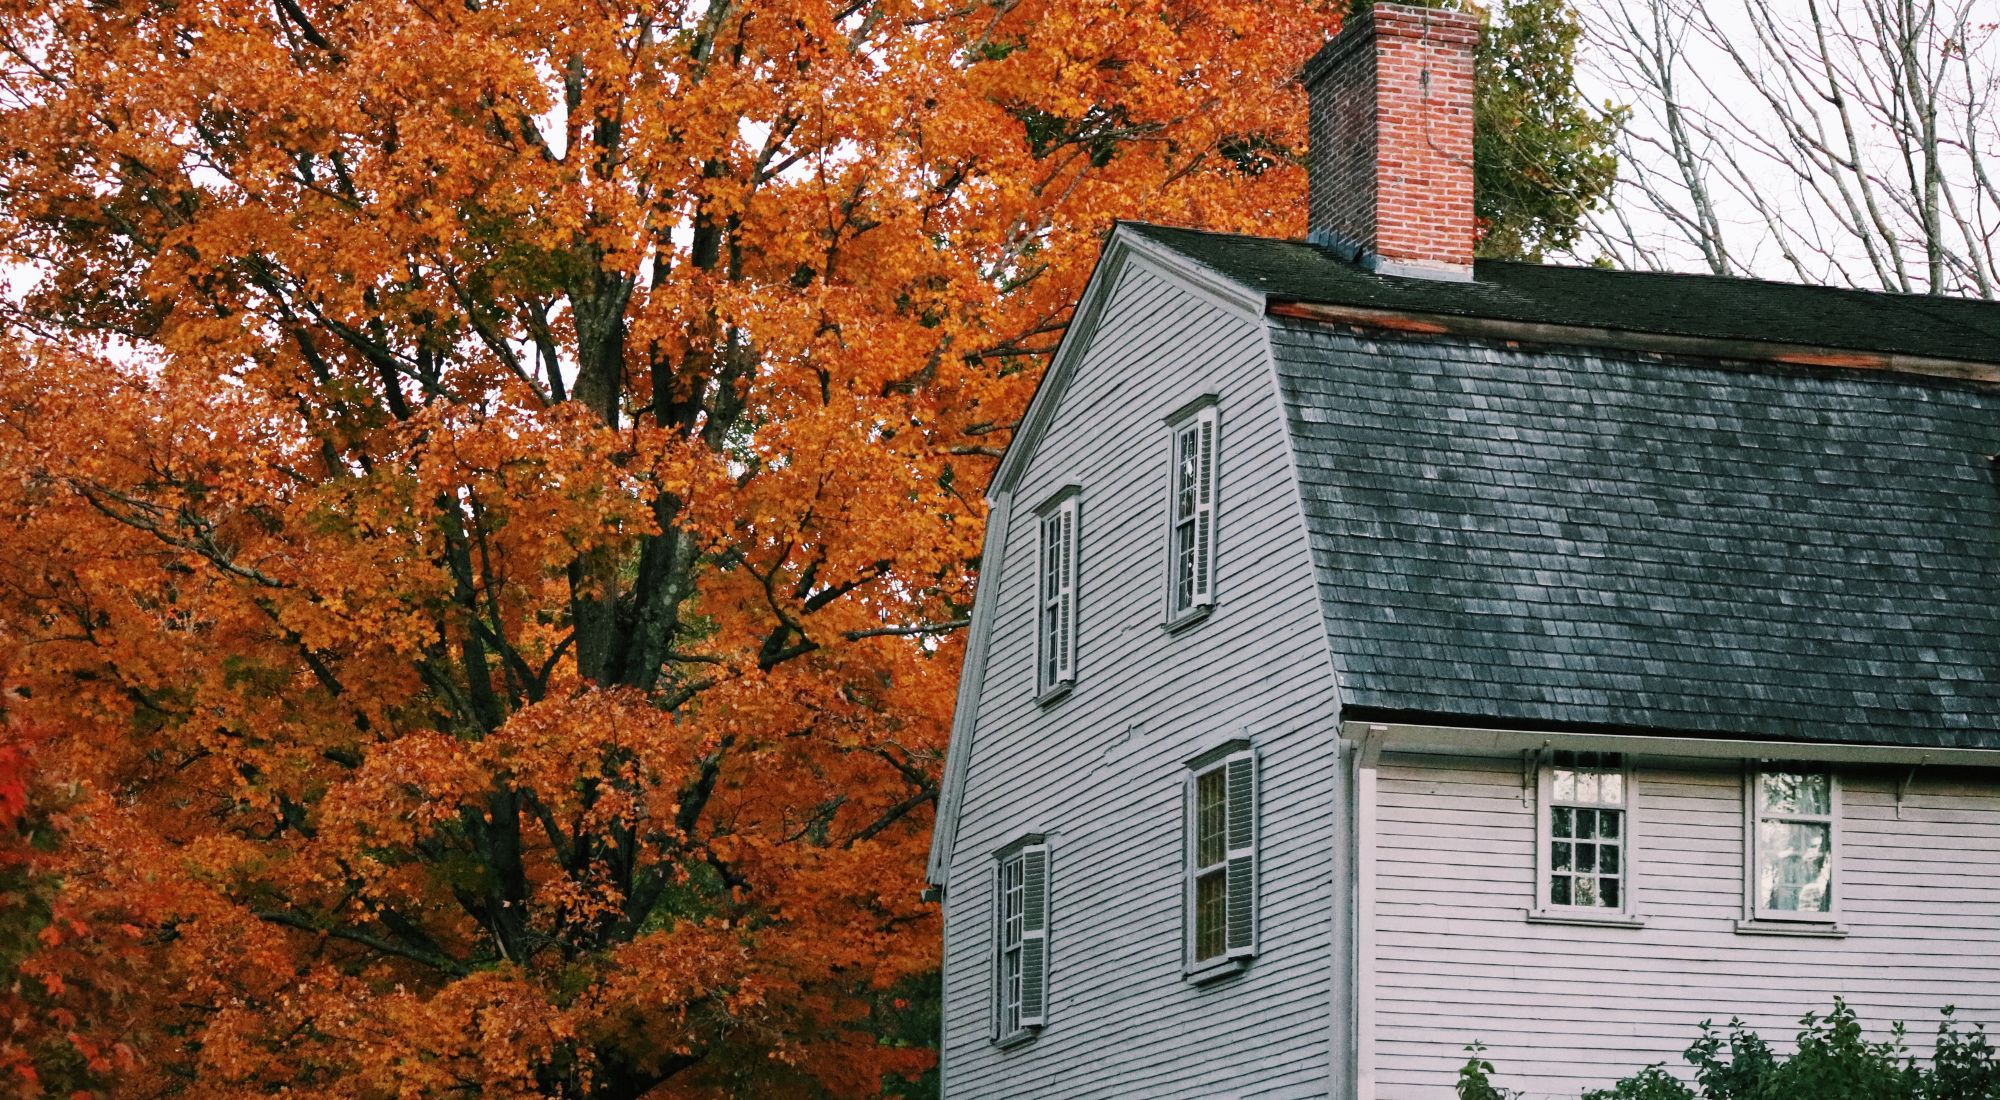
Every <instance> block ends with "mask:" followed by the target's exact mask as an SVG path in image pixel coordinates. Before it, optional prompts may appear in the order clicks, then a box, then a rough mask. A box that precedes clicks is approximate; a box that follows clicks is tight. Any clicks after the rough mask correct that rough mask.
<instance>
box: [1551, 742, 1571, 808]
mask: <svg viewBox="0 0 2000 1100" xmlns="http://www.w3.org/2000/svg"><path fill="white" fill-rule="evenodd" d="M1557 755H1558V756H1564V755H1568V754H1566V753H1558V754H1557ZM1550 790H1551V792H1552V793H1554V795H1555V796H1556V798H1557V799H1558V800H1559V801H1562V802H1574V801H1576V771H1575V770H1574V769H1572V768H1565V767H1563V766H1562V765H1560V764H1558V765H1556V769H1555V779H1554V781H1553V782H1552V783H1551V784H1550Z"/></svg>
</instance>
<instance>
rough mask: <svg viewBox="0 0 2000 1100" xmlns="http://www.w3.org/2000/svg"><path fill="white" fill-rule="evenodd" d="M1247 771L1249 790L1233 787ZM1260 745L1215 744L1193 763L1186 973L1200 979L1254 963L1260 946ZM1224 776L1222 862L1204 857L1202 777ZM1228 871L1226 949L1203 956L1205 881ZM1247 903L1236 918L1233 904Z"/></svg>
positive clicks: (1186, 798)
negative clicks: (1233, 777)
mask: <svg viewBox="0 0 2000 1100" xmlns="http://www.w3.org/2000/svg"><path fill="white" fill-rule="evenodd" d="M1231 768H1237V769H1247V771H1239V773H1238V774H1239V776H1247V785H1248V792H1247V795H1245V794H1243V793H1242V792H1241V791H1240V790H1232V784H1231V781H1230V769H1231ZM1259 771H1260V761H1259V759H1258V753H1257V750H1256V748H1255V747H1253V746H1252V745H1251V744H1250V742H1249V741H1248V740H1247V739H1244V738H1237V739H1233V740H1230V741H1226V742H1224V743H1222V744H1220V745H1218V746H1216V747H1214V748H1212V749H1209V750H1207V751H1205V752H1203V753H1201V754H1199V755H1197V756H1195V757H1194V758H1192V759H1190V760H1189V761H1188V764H1187V773H1186V778H1185V780H1184V792H1183V795H1182V799H1181V804H1182V811H1183V822H1184V825H1183V832H1184V836H1185V838H1186V839H1185V842H1184V844H1183V848H1184V854H1183V858H1182V874H1181V917H1182V930H1183V931H1182V936H1181V962H1182V967H1181V969H1182V974H1183V976H1185V977H1187V978H1189V979H1191V980H1193V981H1197V982H1202V981H1208V980H1211V979H1214V978H1219V977H1223V976H1225V975H1228V974H1233V973H1235V972H1237V971H1239V970H1242V969H1243V968H1244V967H1246V966H1248V965H1249V963H1250V960H1251V959H1253V958H1255V957H1256V955H1257V949H1258V934H1259V925H1260V923H1261V921H1260V920H1259V916H1260V914H1259V910H1260V909H1261V908H1262V898H1261V896H1260V895H1261V892H1262V889H1263V867H1262V866H1261V861H1260V859H1259V856H1258V849H1259V844H1260V842H1261V840H1262V839H1263V838H1262V831H1263V824H1262V821H1261V820H1260V818H1261V814H1260V813H1259V812H1258V811H1259V806H1258V802H1259V800H1260V798H1261V788H1262V786H1263V777H1262V776H1261V775H1260V774H1259ZM1217 775H1219V776H1221V778H1222V783H1223V853H1222V859H1221V860H1220V861H1219V862H1211V863H1203V862H1201V803H1200V798H1201V783H1202V780H1203V778H1205V777H1208V776H1217ZM1218 874H1219V875H1221V876H1222V882H1223V887H1222V890H1223V926H1222V937H1223V949H1222V952H1221V954H1218V955H1214V956H1211V957H1209V958H1198V957H1197V955H1198V952H1199V949H1200V944H1199V932H1200V922H1201V916H1200V911H1199V899H1200V884H1201V882H1202V880H1203V879H1206V878H1210V877H1212V876H1215V875H1218ZM1246 905H1247V912H1245V913H1244V914H1243V915H1242V916H1241V917H1240V918H1237V920H1236V922H1234V923H1233V922H1232V918H1231V915H1230V913H1231V910H1232V909H1233V908H1237V907H1240V906H1246Z"/></svg>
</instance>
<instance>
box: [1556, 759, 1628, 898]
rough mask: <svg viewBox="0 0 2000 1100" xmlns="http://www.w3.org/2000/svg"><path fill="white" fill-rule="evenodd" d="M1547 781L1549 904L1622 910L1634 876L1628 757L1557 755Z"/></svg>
mask: <svg viewBox="0 0 2000 1100" xmlns="http://www.w3.org/2000/svg"><path fill="white" fill-rule="evenodd" d="M1548 781H1549V786H1548V808H1547V813H1548V840H1547V843H1548V853H1547V857H1548V858H1547V876H1548V881H1547V889H1548V899H1547V904H1548V906H1549V907H1550V908H1552V909H1564V908H1568V909H1601V910H1611V911H1614V912H1616V911H1622V910H1623V909H1624V908H1625V906H1626V903H1627V901H1628V900H1629V899H1628V895H1627V890H1626V887H1627V885H1628V882H1629V876H1630V867H1629V865H1628V861H1627V859H1626V855H1627V852H1626V844H1627V841H1628V840H1629V836H1628V832H1629V831H1628V830H1627V828H1626V824H1627V822H1626V816H1625V815H1626V810H1627V806H1628V796H1629V793H1630V792H1628V791H1627V790H1626V782H1625V759H1624V757H1623V756H1622V755H1620V754H1618V753H1615V752H1602V753H1600V752H1557V753H1554V754H1553V756H1552V757H1551V759H1550V764H1549V777H1548Z"/></svg>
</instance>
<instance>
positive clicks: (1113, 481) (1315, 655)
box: [943, 261, 1339, 1100]
mask: <svg viewBox="0 0 2000 1100" xmlns="http://www.w3.org/2000/svg"><path fill="white" fill-rule="evenodd" d="M1204 391H1207V392H1214V393H1217V394H1218V395H1219V396H1220V409H1221V464H1220V468H1219V473H1220V479H1221V480H1220V483H1219V493H1220V496H1219V505H1218V506H1219V513H1218V517H1217V538H1218V548H1217V557H1216V570H1217V572H1216V607H1215V611H1214V613H1213V615H1212V616H1210V617H1209V618H1208V619H1207V620H1206V621H1204V622H1202V623H1200V624H1198V625H1196V626H1193V627H1192V628H1189V629H1187V630H1185V631H1183V632H1180V633H1177V634H1171V635H1170V634H1168V633H1166V632H1165V631H1164V630H1162V628H1161V625H1160V624H1161V622H1162V619H1163V611H1164V597H1165V578H1166V573H1165V570H1166V558H1165V533H1166V532H1165V528H1166V508H1167V473H1168V436H1167V429H1166V426H1165V424H1164V422H1163V418H1164V417H1165V416H1166V415H1167V414H1168V413H1170V412H1172V411H1174V410H1175V409H1176V408H1177V407H1179V406H1180V405H1181V404H1182V403H1183V402H1185V401H1186V400H1188V399H1189V398H1192V397H1194V396H1197V395H1199V394H1201V393H1203V392H1204ZM1070 481H1074V482H1076V483H1078V484H1079V485H1081V486H1082V517H1083V518H1082V523H1081V531H1082V539H1081V546H1080V548H1079V559H1080V564H1081V571H1080V574H1079V577H1078V605H1079V607H1080V612H1079V615H1080V618H1079V625H1080V628H1081V629H1080V634H1079V639H1078V651H1077V661H1078V664H1077V668H1078V682H1077V685H1076V688H1075V690H1074V692H1073V693H1072V694H1071V695H1070V696H1069V697H1068V698H1066V699H1064V700H1062V701H1061V702H1058V703H1055V704H1053V705H1050V706H1047V707H1043V706H1040V705H1038V704H1037V703H1036V702H1035V698H1034V696H1035V677H1034V668H1033V661H1034V648H1035V647H1034V633H1033V626H1034V611H1033V608H1032V596H1033V591H1034V587H1035V579H1034V568H1035V558H1036V555H1035V552H1034V546H1035V530H1036V529H1035V515H1034V507H1035V505H1036V504H1038V503H1040V502H1041V501H1042V500H1044V499H1045V498H1046V497H1047V496H1049V495H1050V494H1052V493H1054V492H1055V491H1056V490H1057V489H1058V488H1060V487H1061V486H1062V485H1064V484H1065V483H1067V482H1070ZM1006 537H1007V546H1006V550H1005V557H1004V564H1003V565H1002V568H1001V569H1000V571H999V575H997V576H989V577H983V578H981V586H982V587H981V591H980V595H979V598H980V599H981V600H996V601H998V603H997V605H996V606H995V608H994V616H995V620H994V632H993V635H992V637H991V640H990V650H989V654H988V659H987V665H986V675H985V678H984V681H983V683H982V685H981V689H980V691H979V695H978V699H977V706H978V712H977V717H976V720H975V724H974V726H973V728H972V737H971V756H970V758H969V760H968V764H967V766H968V773H967V785H966V789H965V792H964V798H963V802H962V810H961V812H960V816H959V819H958V829H957V836H956V843H955V845H954V847H953V849H952V860H951V866H950V868H949V876H948V886H947V893H946V899H945V962H944V983H945V993H944V995H945V1037H944V1039H945V1049H944V1052H943V1059H944V1083H945V1094H946V1096H947V1097H949V1098H950V1100H972V1098H975V1097H979V1098H985V1097H1066V1098H1067V1097H1135V1096H1144V1097H1176V1096H1181V1097H1222V1096H1241V1097H1250V1096H1272V1097H1299V1096H1322V1095H1326V1094H1327V1093H1328V1091H1329V1089H1330V1084H1329V1082H1330V1075H1331V1073H1332V1068H1333V1061H1334V1057H1335V1040H1336V1033H1335V1025H1334V1012H1333V997H1334V986H1333V981H1332V976H1331V974H1332V972H1331V970H1330V967H1331V965H1332V959H1333V952H1334V943H1333V937H1334V900H1333V894H1334V874H1335V870H1334V862H1333V860H1334V852H1335V843H1336V838H1335V835H1334V829H1335V825H1336V820H1335V814H1334V813H1333V812H1332V809H1333V807H1334V805H1335V802H1336V799H1337V798H1338V794H1337V787H1338V774H1339V771H1338V767H1337V762H1336V760H1335V759H1334V756H1335V753H1336V752H1337V748H1336V746H1337V743H1338V738H1337V736H1336V735H1335V716H1336V711H1337V700H1336V698H1335V695H1334V689H1333V684H1332V676H1331V671H1330V664H1329V659H1328V657H1327V645H1326V638H1325V632H1324V629H1323V626H1322V619H1321V614H1320V608H1319V603H1318V593H1317V590H1316V588H1315V585H1314V578H1313V574H1312V563H1311V559H1310V555H1309V552H1308V549H1307V543H1306V536H1305V528H1304V522H1303V519H1302V516H1301V513H1300V510H1299V506H1298V499H1297V487H1296V483H1295V481H1294V479H1293V476H1292V470H1291V459H1290V456H1289V451H1288V445H1287V442H1286V437H1285V431H1284V419H1283V412H1282V410H1281V408H1280V406H1279V401H1278V395H1277V392H1276V383H1275V378H1274V376H1273V374H1272V371H1271V366H1270V364H1269V361H1268V357H1267V353H1266V349H1265V338H1264V335H1263V330H1262V324H1261V318H1259V317H1258V316H1257V314H1256V312H1255V311H1254V310H1251V311H1242V310H1238V309H1234V308H1232V307H1229V306H1228V305H1227V304H1225V303H1224V302H1223V301H1221V300H1219V299H1215V298H1211V297H1209V296H1207V295H1206V294H1204V293H1203V292H1201V291H1199V290H1197V289H1196V288H1195V287H1194V286H1193V285H1191V284H1189V283H1186V282H1182V281H1180V280H1179V279H1178V278H1177V277H1176V276H1175V275H1173V274H1171V273H1169V272H1168V271H1166V270H1165V269H1163V268H1159V267H1154V266H1152V265H1151V264H1149V263H1147V262H1145V261H1134V264H1133V265H1132V266H1129V267H1127V268H1126V269H1125V270H1124V272H1123V273H1122V275H1120V276H1119V281H1118V283H1117V284H1116V288H1115V291H1114V293H1113V297H1112V299H1111V300H1110V301H1109V303H1108V304H1107V308H1106V312H1105V314H1104V315H1103V318H1102V320H1101V322H1100V324H1099V325H1098V327H1097V329H1096V333H1095V336H1094V338H1093V339H1092V340H1091V343H1090V345H1089V347H1088V350H1087V352H1086V353H1085V355H1084V358H1083V359H1082V360H1081V361H1080V362H1079V364H1078V365H1077V368H1076V371H1075V374H1074V376H1073V382H1072V384H1071V386H1070V388H1069V390H1068V391H1067V394H1066V395H1065V397H1064V398H1063V401H1062V404H1061V406H1060V407H1059V408H1058V409H1057V410H1056V415H1055V417H1054V420H1053V427H1052V429H1051V431H1050V434H1049V435H1048V436H1047V437H1046V438H1045V439H1044V440H1043V441H1042V443H1041V445H1040V446H1039V448H1037V450H1036V452H1035V454H1034V455H1033V458H1032V461H1031V464H1030V466H1029V467H1028V468H1027V469H1026V471H1025V473H1024V475H1023V477H1022V480H1021V484H1020V486H1019V489H1018V491H1017V492H1016V493H1015V495H1014V498H1013V504H1012V508H1011V511H1010V515H1009V518H1008V528H1007V533H1006ZM1243 732H1247V733H1248V734H1249V735H1250V736H1251V737H1252V738H1254V739H1255V741H1256V743H1257V744H1258V745H1259V746H1260V747H1261V749H1262V751H1263V754H1264V755H1263V798H1262V809H1263V836H1264V846H1263V869H1264V875H1263V879H1264V881H1263V887H1262V894H1261V905H1262V926H1261V933H1262V935H1261V942H1262V952H1261V954H1260V955H1259V957H1258V958H1257V960H1256V961H1255V963H1254V964H1253V965H1252V966H1251V967H1250V969H1249V970H1248V971H1246V972H1244V973H1242V974H1240V975H1237V976H1235V977H1232V978H1229V979H1226V980H1224V981H1221V982H1218V983H1216V984H1214V985H1210V986H1206V987H1195V986H1192V985H1190V984H1188V983H1187V982H1185V981H1183V980H1182V977H1181V935H1182V924H1181V920H1182V918H1181V896H1182V895H1181V866H1182V864H1181V860H1182V847H1181V844H1182V810H1181V797H1182V795H1181V792H1182V777H1183V774H1184V768H1183V766H1182V764H1183V761H1184V760H1185V759H1186V758H1187V757H1188V756H1190V755H1192V754H1193V753H1194V752H1195V751H1196V750H1197V748H1198V747H1199V746H1200V745H1201V744H1202V743H1203V742H1205V741H1208V740H1210V739H1213V738H1219V737H1226V736H1230V735H1234V734H1239V733H1243ZM1030 831H1035V832H1042V833H1046V834H1048V836H1049V842H1050V845H1051V872H1050V885H1051V891H1052V893H1051V916H1050V956H1051V965H1050V974H1049V996H1050V1008H1049V1022H1048V1025H1047V1027H1046V1028H1044V1029H1043V1031H1042V1032H1041V1033H1040V1034H1039V1035H1038V1036H1037V1037H1036V1038H1035V1039H1034V1040H1033V1041H1032V1042H1030V1043H1028V1044H1026V1045H1024V1046H1020V1047H1016V1048H1012V1049H1006V1050H1002V1049H999V1048H996V1047H995V1046H994V1045H993V1044H992V1042H991V1041H990V1039H989V1035H990V1023H989V1019H990V1017H989V1011H990V1007H989V1006H990V1002H991V995H992V990H991V963H990V959H991V954H990V953H991V951H992V949H993V948H992V920H991V915H992V875H991V867H992V853H993V851H994V850H995V849H997V848H999V847H1000V846H1002V845H1003V844H1005V843H1007V842H1008V841H1009V840H1011V839H1013V838H1014V837H1016V836H1018V835H1020V834H1021V833H1024V832H1030Z"/></svg>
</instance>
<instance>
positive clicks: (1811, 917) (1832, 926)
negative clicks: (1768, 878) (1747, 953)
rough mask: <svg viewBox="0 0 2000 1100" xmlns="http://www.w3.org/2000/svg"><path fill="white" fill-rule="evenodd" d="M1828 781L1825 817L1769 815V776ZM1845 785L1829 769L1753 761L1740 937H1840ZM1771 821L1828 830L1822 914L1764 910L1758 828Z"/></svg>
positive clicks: (1746, 795)
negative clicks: (1788, 933) (1764, 784)
mask: <svg viewBox="0 0 2000 1100" xmlns="http://www.w3.org/2000/svg"><path fill="white" fill-rule="evenodd" d="M1773 773H1776V774H1792V775H1824V776H1826V781H1827V811H1828V812H1826V813H1824V814H1798V813H1771V814H1766V813H1765V812H1764V806H1763V796H1762V794H1761V792H1760V791H1759V790H1758V788H1759V785H1760V781H1761V780H1762V778H1763V777H1764V776H1765V775H1768V774H1773ZM1841 786H1842V784H1841V782H1840V773H1839V772H1838V771H1837V770H1835V769H1834V768H1833V767H1832V766H1831V765H1828V764H1809V763H1802V762H1794V761H1774V760H1758V761H1751V762H1750V763H1749V766H1747V767H1745V768H1744V770H1743V917H1744V920H1743V922H1741V923H1739V924H1738V926H1737V927H1738V930H1739V931H1745V932H1753V931H1763V930H1784V929H1799V930H1804V931H1811V932H1819V933H1821V934H1826V933H1834V934H1838V932H1839V931H1840V919H1841V905H1840V901H1841V894H1842V893H1843V890H1842V879H1843V876H1842V874H1841V828H1840V819H1841V817H1842V814H1841V801H1842V798H1841ZM1766 820H1777V821H1796V822H1810V823H1813V824H1823V825H1826V826H1827V845H1828V849H1827V887H1826V889H1827V907H1826V908H1825V909H1822V910H1811V911H1809V910H1800V909H1771V908H1767V907H1766V906H1765V905H1764V896H1763V893H1764V892H1763V890H1761V889H1760V888H1759V884H1758V881H1757V867H1758V865H1759V864H1760V863H1761V862H1762V861H1763V851H1762V845H1761V844H1760V842H1759V840H1758V833H1759V832H1760V831H1761V830H1760V829H1759V828H1758V825H1759V824H1761V823H1762V822H1764V821H1766Z"/></svg>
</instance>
